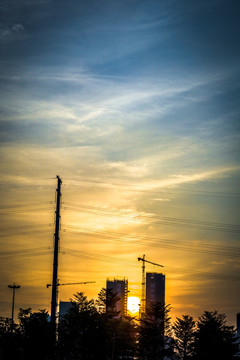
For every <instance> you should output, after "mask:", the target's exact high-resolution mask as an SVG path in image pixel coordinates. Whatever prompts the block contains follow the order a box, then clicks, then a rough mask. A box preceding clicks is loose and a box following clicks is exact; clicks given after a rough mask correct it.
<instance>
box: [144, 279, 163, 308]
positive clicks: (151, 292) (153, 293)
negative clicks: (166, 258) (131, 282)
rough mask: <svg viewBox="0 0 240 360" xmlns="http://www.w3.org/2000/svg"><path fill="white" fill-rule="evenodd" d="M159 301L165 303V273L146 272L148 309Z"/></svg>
mask: <svg viewBox="0 0 240 360" xmlns="http://www.w3.org/2000/svg"><path fill="white" fill-rule="evenodd" d="M157 302H160V303H161V304H162V305H165V275H163V274H160V273H146V309H148V308H149V306H150V304H151V303H157Z"/></svg>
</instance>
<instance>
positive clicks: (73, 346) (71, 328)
mask: <svg viewBox="0 0 240 360" xmlns="http://www.w3.org/2000/svg"><path fill="white" fill-rule="evenodd" d="M107 295H108V292H106V291H105V290H103V291H101V292H100V296H99V299H98V302H97V304H98V309H99V310H98V309H97V307H96V305H95V303H94V301H93V300H88V299H87V297H86V296H85V295H84V294H83V293H77V294H75V295H74V300H72V306H71V307H70V309H69V311H68V313H67V314H66V315H65V316H63V317H62V318H61V320H60V324H59V341H58V352H59V358H60V359H64V360H73V359H74V360H90V359H91V360H111V359H113V358H114V360H118V359H132V358H133V352H134V346H135V338H134V337H133V336H132V329H133V326H132V324H131V321H130V320H129V319H121V318H117V317H116V316H115V315H116V312H114V311H112V310H111V311H106V306H105V304H106V302H107V301H110V300H111V299H109V298H107ZM112 299H113V300H114V299H115V296H113V297H112ZM114 301H115V300H114ZM111 304H112V303H111ZM113 304H114V302H113Z"/></svg>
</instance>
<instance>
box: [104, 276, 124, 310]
mask: <svg viewBox="0 0 240 360" xmlns="http://www.w3.org/2000/svg"><path fill="white" fill-rule="evenodd" d="M106 288H107V289H112V292H113V294H116V295H117V297H118V298H119V300H118V301H117V303H116V308H115V310H116V311H117V312H119V314H118V317H121V316H125V315H127V299H128V280H126V279H125V278H124V279H123V280H119V279H113V280H110V279H107V286H106Z"/></svg>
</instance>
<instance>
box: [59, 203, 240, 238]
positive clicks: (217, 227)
mask: <svg viewBox="0 0 240 360" xmlns="http://www.w3.org/2000/svg"><path fill="white" fill-rule="evenodd" d="M66 204H67V205H68V204H69V205H70V206H65V207H64V210H73V211H76V212H78V211H79V212H84V213H89V212H90V213H92V212H93V213H96V214H99V215H101V216H103V215H105V216H110V217H114V216H117V217H119V216H122V217H125V218H126V217H127V218H128V217H129V216H131V213H130V211H122V210H118V209H108V208H101V207H96V206H90V205H85V204H72V203H66ZM131 219H132V220H148V222H152V223H153V222H154V223H155V224H160V225H171V226H177V227H187V228H193V229H201V230H211V231H224V232H232V233H240V225H236V224H226V223H217V222H210V221H203V220H192V219H183V218H173V217H166V216H159V215H153V214H148V215H143V214H138V215H135V216H132V217H131Z"/></svg>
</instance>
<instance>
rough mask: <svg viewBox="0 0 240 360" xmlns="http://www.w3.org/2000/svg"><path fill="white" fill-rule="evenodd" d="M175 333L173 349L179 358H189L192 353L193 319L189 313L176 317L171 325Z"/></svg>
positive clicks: (184, 359)
mask: <svg viewBox="0 0 240 360" xmlns="http://www.w3.org/2000/svg"><path fill="white" fill-rule="evenodd" d="M172 329H173V331H174V335H175V349H176V353H177V355H178V357H179V359H180V360H188V359H191V357H192V355H193V343H194V335H195V333H194V331H195V321H194V320H193V318H192V317H191V316H189V315H183V316H182V319H180V318H177V320H176V321H175V323H174V324H173V326H172Z"/></svg>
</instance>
